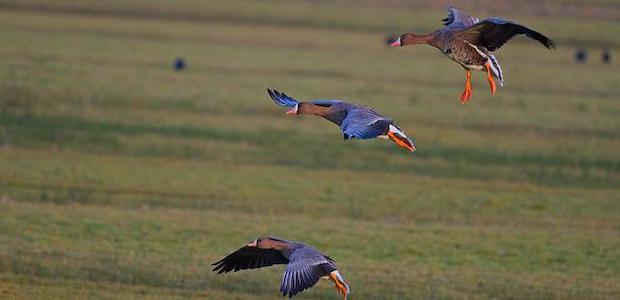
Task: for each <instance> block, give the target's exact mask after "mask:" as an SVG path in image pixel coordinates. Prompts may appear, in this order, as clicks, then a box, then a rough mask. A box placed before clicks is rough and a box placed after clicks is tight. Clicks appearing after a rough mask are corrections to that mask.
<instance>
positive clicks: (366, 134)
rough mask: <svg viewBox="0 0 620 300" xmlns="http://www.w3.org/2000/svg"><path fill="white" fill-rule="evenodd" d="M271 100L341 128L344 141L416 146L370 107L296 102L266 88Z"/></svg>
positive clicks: (320, 101)
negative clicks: (379, 141) (368, 140)
mask: <svg viewBox="0 0 620 300" xmlns="http://www.w3.org/2000/svg"><path fill="white" fill-rule="evenodd" d="M267 92H268V93H269V96H271V99H273V101H275V102H276V103H277V104H278V105H280V106H284V107H290V108H291V109H289V110H288V111H287V112H286V113H287V114H289V115H299V114H308V115H317V116H321V117H323V118H325V119H327V120H329V121H331V122H333V123H335V124H336V125H338V126H340V129H341V130H342V133H343V134H344V139H345V140H349V139H354V138H355V139H372V138H380V139H386V140H387V139H390V140H392V141H394V142H395V143H396V144H397V145H399V146H401V147H403V148H406V149H407V150H409V151H411V152H413V151H415V149H416V147H415V144H414V143H413V141H411V140H410V139H409V138H408V137H407V136H406V135H405V133H404V132H403V131H402V130H401V129H400V128H399V127H398V126H397V125H396V124H395V123H394V121H392V120H391V119H388V118H386V117H384V116H382V115H380V114H379V113H378V112H376V111H375V110H373V109H372V108H370V107H367V106H362V105H357V104H351V103H347V102H344V101H341V100H326V99H315V100H310V101H301V102H299V101H297V100H295V99H293V98H291V97H289V96H287V95H286V94H284V93H280V92H278V91H276V90H270V89H267Z"/></svg>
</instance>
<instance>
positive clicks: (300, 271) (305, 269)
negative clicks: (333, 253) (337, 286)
mask: <svg viewBox="0 0 620 300" xmlns="http://www.w3.org/2000/svg"><path fill="white" fill-rule="evenodd" d="M334 270H336V267H335V264H334V263H333V261H332V260H331V259H330V258H329V257H327V256H325V255H323V254H321V252H319V251H317V250H316V249H314V248H312V247H308V246H305V245H302V246H300V248H298V249H296V250H295V251H294V252H293V253H291V255H290V256H289V263H288V265H287V266H286V269H285V270H284V276H282V282H281V284H280V292H282V295H283V296H286V295H288V297H289V298H291V297H293V296H295V295H297V294H298V293H300V292H302V291H303V290H305V289H308V288H311V287H312V286H314V285H315V284H316V283H317V282H318V281H319V279H321V277H323V276H328V275H329V274H330V273H331V272H332V271H334Z"/></svg>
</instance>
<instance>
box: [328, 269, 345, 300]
mask: <svg viewBox="0 0 620 300" xmlns="http://www.w3.org/2000/svg"><path fill="white" fill-rule="evenodd" d="M336 272H338V271H333V272H332V273H331V274H329V279H331V280H332V281H333V282H334V284H335V286H334V287H335V288H336V290H337V291H338V293H339V294H342V299H344V300H346V299H347V298H348V297H349V289H348V288H347V287H346V286H345V283H344V282H342V281H341V279H340V278H338V277H339V276H338V274H337V273H336Z"/></svg>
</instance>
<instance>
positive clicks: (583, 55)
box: [575, 48, 588, 63]
mask: <svg viewBox="0 0 620 300" xmlns="http://www.w3.org/2000/svg"><path fill="white" fill-rule="evenodd" d="M586 59H588V53H587V52H586V50H585V49H583V48H579V49H577V52H575V61H576V62H578V63H584V62H586Z"/></svg>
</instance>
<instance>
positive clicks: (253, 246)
mask: <svg viewBox="0 0 620 300" xmlns="http://www.w3.org/2000/svg"><path fill="white" fill-rule="evenodd" d="M277 264H286V269H284V276H282V282H281V283H280V292H282V296H286V295H288V297H289V298H291V297H293V296H295V295H297V294H298V293H301V292H302V291H303V290H305V289H309V288H311V287H312V286H314V285H315V284H316V283H317V282H318V281H319V279H321V278H327V279H329V280H331V281H333V282H334V283H335V285H336V290H337V291H338V293H340V294H342V295H343V297H344V299H345V300H346V299H347V297H348V296H349V294H350V293H351V290H350V289H349V285H348V284H347V283H346V282H345V281H344V278H342V276H341V275H340V272H338V267H337V266H336V263H335V262H334V260H333V259H332V258H331V257H329V256H327V255H325V254H323V253H321V252H319V251H318V250H316V249H314V248H312V247H310V246H308V245H305V244H303V243H300V242H292V241H286V240H282V239H278V238H274V237H260V238H257V239H255V240H253V241H251V242H250V243H249V244H247V245H245V246H243V247H241V248H240V249H239V250H237V251H235V252H233V253H231V254H229V255H228V256H226V257H224V258H223V259H222V260H220V261H218V262H216V263H214V264H213V265H214V266H215V268H213V271H217V273H218V274H221V273H228V272H230V271H234V272H237V271H239V270H245V269H256V268H262V267H268V266H272V265H277Z"/></svg>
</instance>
